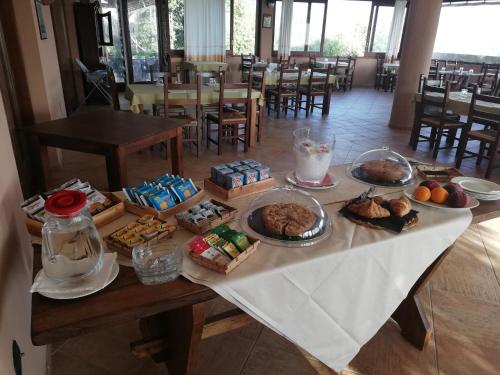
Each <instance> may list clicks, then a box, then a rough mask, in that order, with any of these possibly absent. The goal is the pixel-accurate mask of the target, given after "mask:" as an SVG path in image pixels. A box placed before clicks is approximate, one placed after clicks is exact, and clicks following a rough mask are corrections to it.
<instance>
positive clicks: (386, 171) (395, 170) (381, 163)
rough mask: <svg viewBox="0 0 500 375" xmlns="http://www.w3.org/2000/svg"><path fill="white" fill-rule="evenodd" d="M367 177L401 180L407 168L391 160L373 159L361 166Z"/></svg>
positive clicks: (389, 180) (387, 180) (371, 178)
mask: <svg viewBox="0 0 500 375" xmlns="http://www.w3.org/2000/svg"><path fill="white" fill-rule="evenodd" d="M359 169H360V170H361V172H362V174H363V175H364V176H366V178H368V179H370V180H373V181H380V182H401V181H402V179H403V177H404V174H405V168H404V166H402V165H401V164H399V163H396V162H395V161H390V160H373V161H368V162H366V163H363V164H361V165H360V166H359Z"/></svg>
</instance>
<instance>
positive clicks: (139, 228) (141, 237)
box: [109, 215, 176, 248]
mask: <svg viewBox="0 0 500 375" xmlns="http://www.w3.org/2000/svg"><path fill="white" fill-rule="evenodd" d="M175 229H176V226H175V225H174V224H172V223H168V222H165V221H163V220H160V219H157V218H155V217H154V216H153V215H144V216H143V217H141V218H140V219H138V220H136V221H132V222H130V223H128V224H127V225H126V226H125V227H122V228H120V229H118V230H116V231H115V232H113V233H111V234H110V236H109V238H110V239H111V241H112V242H113V243H115V244H119V245H122V246H125V247H129V248H132V247H134V246H137V245H140V244H142V243H144V242H147V241H150V240H152V239H154V238H155V237H160V236H161V237H162V236H163V235H167V234H169V233H172V232H173V231H174V230H175Z"/></svg>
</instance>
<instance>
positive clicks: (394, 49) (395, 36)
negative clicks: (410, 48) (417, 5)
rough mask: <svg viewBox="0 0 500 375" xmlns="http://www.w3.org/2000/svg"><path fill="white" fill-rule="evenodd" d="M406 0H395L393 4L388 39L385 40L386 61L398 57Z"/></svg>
mask: <svg viewBox="0 0 500 375" xmlns="http://www.w3.org/2000/svg"><path fill="white" fill-rule="evenodd" d="M405 9H406V0H396V3H395V4H394V15H393V16H392V23H391V29H390V31H389V40H388V41H387V51H386V52H385V60H386V61H394V60H397V58H398V52H399V45H400V43H401V34H402V33H403V26H404V17H405Z"/></svg>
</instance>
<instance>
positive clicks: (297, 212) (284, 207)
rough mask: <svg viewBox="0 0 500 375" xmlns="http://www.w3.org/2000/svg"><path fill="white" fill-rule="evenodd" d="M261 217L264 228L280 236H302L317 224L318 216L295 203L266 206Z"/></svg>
mask: <svg viewBox="0 0 500 375" xmlns="http://www.w3.org/2000/svg"><path fill="white" fill-rule="evenodd" d="M261 217H262V221H263V223H264V227H265V228H266V229H267V230H268V231H269V232H271V233H273V234H275V235H279V236H281V235H285V236H291V237H295V236H301V235H303V234H304V233H305V232H306V231H308V230H310V229H311V228H312V227H313V225H314V223H315V222H316V215H315V214H314V213H313V212H312V211H311V210H309V209H308V208H306V207H304V206H301V205H299V204H295V203H279V204H272V205H269V206H265V207H264V208H263V209H262V211H261Z"/></svg>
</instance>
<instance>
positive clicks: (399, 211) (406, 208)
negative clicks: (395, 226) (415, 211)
mask: <svg viewBox="0 0 500 375" xmlns="http://www.w3.org/2000/svg"><path fill="white" fill-rule="evenodd" d="M389 208H390V210H391V212H392V214H393V215H395V216H399V217H403V216H405V215H408V213H409V212H410V211H411V203H410V201H409V200H408V198H406V197H401V198H398V199H391V200H390V201H389Z"/></svg>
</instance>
